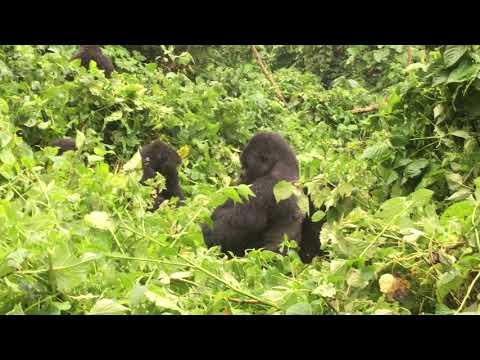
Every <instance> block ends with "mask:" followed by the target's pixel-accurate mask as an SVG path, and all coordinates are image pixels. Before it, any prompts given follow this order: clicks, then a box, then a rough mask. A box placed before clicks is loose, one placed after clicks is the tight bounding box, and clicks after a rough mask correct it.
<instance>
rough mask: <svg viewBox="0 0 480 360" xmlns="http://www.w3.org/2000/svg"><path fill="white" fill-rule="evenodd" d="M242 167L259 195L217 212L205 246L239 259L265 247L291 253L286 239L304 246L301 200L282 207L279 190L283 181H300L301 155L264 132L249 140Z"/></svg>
mask: <svg viewBox="0 0 480 360" xmlns="http://www.w3.org/2000/svg"><path fill="white" fill-rule="evenodd" d="M240 162H241V165H242V175H241V177H240V183H241V184H246V185H251V189H252V191H253V193H254V194H255V196H254V197H252V198H251V199H249V200H248V202H245V203H242V204H234V203H233V201H232V200H228V201H227V202H225V204H223V205H222V206H220V207H218V208H216V209H215V210H214V212H213V214H212V220H213V227H212V228H210V227H209V226H208V225H207V224H203V225H202V232H203V237H204V241H205V244H206V245H207V247H212V246H216V245H219V246H220V248H221V250H222V252H224V253H227V254H228V252H232V253H233V254H234V255H236V256H243V255H245V250H246V249H259V248H263V249H265V250H270V251H274V252H277V253H282V254H285V250H286V249H284V251H283V252H282V251H281V250H280V245H281V243H282V241H283V239H284V235H287V236H288V238H289V239H290V240H295V241H297V243H299V244H301V242H302V224H303V221H304V218H305V216H304V214H303V213H302V211H301V210H300V208H299V207H298V205H297V199H296V197H295V196H291V197H290V198H289V199H286V200H282V201H280V202H279V203H277V202H276V200H275V197H274V194H273V187H274V186H275V185H276V184H277V183H278V182H279V181H281V180H285V181H290V182H293V181H296V180H298V179H299V165H298V161H297V158H296V156H295V153H294V152H293V150H292V148H291V147H290V145H289V144H288V143H287V142H286V141H285V139H283V138H282V137H281V136H280V135H278V134H276V133H271V132H262V133H258V134H257V135H255V136H254V137H253V138H252V139H251V140H250V141H249V143H248V144H247V146H246V147H245V149H244V150H243V152H242V154H241V156H240Z"/></svg>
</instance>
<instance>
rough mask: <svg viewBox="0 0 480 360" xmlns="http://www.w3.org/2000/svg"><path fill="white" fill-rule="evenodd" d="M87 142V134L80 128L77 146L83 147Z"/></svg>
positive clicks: (76, 139)
mask: <svg viewBox="0 0 480 360" xmlns="http://www.w3.org/2000/svg"><path fill="white" fill-rule="evenodd" d="M84 143H85V134H84V133H83V132H81V131H80V130H77V136H76V137H75V146H76V148H77V149H81V148H82V146H83V144H84Z"/></svg>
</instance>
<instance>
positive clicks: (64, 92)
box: [0, 46, 480, 314]
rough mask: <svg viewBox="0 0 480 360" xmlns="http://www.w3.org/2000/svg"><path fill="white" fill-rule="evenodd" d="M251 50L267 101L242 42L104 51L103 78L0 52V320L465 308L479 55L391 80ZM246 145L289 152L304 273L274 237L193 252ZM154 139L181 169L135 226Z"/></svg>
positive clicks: (355, 58)
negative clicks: (309, 221) (143, 165)
mask: <svg viewBox="0 0 480 360" xmlns="http://www.w3.org/2000/svg"><path fill="white" fill-rule="evenodd" d="M320 48H323V49H324V50H325V52H317V50H318V49H320ZM259 49H260V50H261V51H262V56H264V59H265V61H267V62H268V63H270V64H274V65H275V66H273V69H274V70H275V71H274V73H273V76H274V78H275V80H276V81H277V82H278V85H279V87H280V88H281V89H282V92H283V93H284V95H285V98H286V99H287V104H286V105H283V104H281V103H279V101H278V100H277V99H276V97H275V93H274V91H273V89H272V88H271V85H270V83H269V82H268V81H267V80H266V79H265V77H264V76H263V74H262V73H261V71H260V70H259V69H258V67H257V65H256V64H255V62H254V61H252V59H251V54H250V49H249V47H248V46H235V47H226V46H215V47H205V46H198V47H190V48H187V47H185V48H182V47H175V48H173V47H163V48H162V47H160V50H161V51H160V52H159V53H158V54H157V53H154V54H155V55H151V56H145V51H144V49H130V50H133V51H132V52H130V51H128V50H127V49H125V48H123V47H121V46H108V47H106V48H105V49H104V51H105V53H106V54H108V55H109V56H111V57H112V58H113V60H114V63H115V67H116V70H117V71H116V72H115V73H114V74H113V76H112V78H111V79H106V78H105V77H104V76H103V73H102V72H101V71H99V70H98V69H96V67H95V65H94V64H92V65H91V66H90V68H89V69H88V70H87V69H84V68H81V67H80V66H79V64H78V62H73V63H72V62H70V61H69V58H70V57H71V54H73V52H74V51H75V49H74V47H71V46H3V47H1V48H0V80H1V81H0V232H1V233H2V234H3V236H2V241H1V242H0V313H2V314H6V313H8V314H424V313H427V314H432V313H436V314H449V313H468V312H472V313H474V312H478V311H479V300H478V296H479V294H480V285H479V284H478V283H477V281H478V278H479V277H480V275H479V274H480V267H479V266H480V252H479V250H480V238H479V236H480V235H479V234H478V222H479V218H478V211H477V210H478V207H479V206H480V191H479V189H480V180H479V176H480V173H479V171H478V165H477V164H478V161H477V160H478V158H479V155H480V153H479V148H478V140H477V139H478V132H477V130H476V122H477V121H478V118H477V117H478V116H479V114H480V113H479V112H478V111H477V110H478V109H477V108H478V101H477V100H476V99H477V98H478V96H479V92H480V80H479V70H480V56H479V53H480V52H479V48H478V47H476V46H448V47H443V48H439V49H437V50H435V49H432V50H431V51H430V52H424V48H423V47H414V49H413V61H414V62H413V63H412V64H411V65H409V66H407V62H406V53H405V49H404V47H396V46H383V47H381V46H375V47H367V46H353V47H347V46H345V47H339V51H341V52H342V54H344V55H345V56H347V55H348V57H347V58H345V57H342V56H344V55H342V56H339V57H338V59H337V58H336V56H335V55H333V53H331V51H334V50H335V49H334V47H329V46H323V47H318V48H317V47H315V46H314V47H308V46H304V47H287V46H280V47H273V48H272V47H268V46H265V47H259ZM137 50H142V52H143V55H142V54H141V53H140V52H138V51H137ZM153 50H158V49H152V51H153ZM200 50H202V52H200ZM195 51H199V52H198V53H195ZM283 52H285V53H284V55H281V54H282V53H283ZM206 54H208V55H206ZM285 54H287V55H288V54H294V55H292V56H291V55H289V56H290V60H288V56H287V55H285ZM280 55H281V56H283V57H284V58H283V60H281V56H280ZM424 55H425V58H422V56H424ZM206 57H210V59H211V62H207V61H203V59H205V58H206ZM345 59H347V60H346V63H343V64H342V65H341V66H342V69H343V70H341V71H340V70H338V71H337V70H335V71H337V72H338V73H336V74H335V76H330V75H328V76H330V78H329V79H330V80H332V79H333V78H335V80H334V81H331V82H330V83H329V84H328V85H329V89H328V90H326V89H325V79H326V78H324V76H327V73H329V72H330V73H332V74H333V73H335V71H334V70H333V67H332V66H334V64H333V63H335V62H337V63H338V64H340V63H341V62H343V61H344V60H345ZM197 60H198V61H197ZM200 60H202V61H200ZM418 60H420V61H418ZM282 61H283V62H282ZM200 64H201V66H197V67H196V66H195V65H200ZM292 65H295V66H292ZM335 66H336V65H335ZM372 67H373V68H379V69H381V71H382V72H381V76H379V77H377V78H376V80H372V79H373V78H371V77H370V76H368V71H370V69H371V68H372ZM349 69H351V70H352V71H350V70H349ZM339 74H341V75H342V76H340V77H339V76H337V75H339ZM318 75H320V76H318ZM328 76H327V77H328ZM330 80H329V81H330ZM372 86H373V87H372ZM369 89H370V90H369ZM382 92H383V93H387V94H388V97H387V99H386V100H384V98H383V96H380V95H378V94H379V93H382ZM374 103H376V104H379V108H378V110H377V111H372V112H365V113H363V112H360V113H355V112H352V109H353V108H356V107H365V106H368V105H371V104H374ZM19 130H21V132H19ZM260 130H273V131H278V132H280V133H282V134H283V135H284V136H285V137H286V138H287V139H288V141H289V142H290V143H291V144H292V146H293V147H294V148H295V150H296V152H297V155H298V158H299V161H300V164H301V181H300V183H301V184H300V185H299V187H300V186H304V187H305V188H306V189H307V191H308V193H309V195H310V198H311V199H312V201H313V202H314V204H315V205H316V207H317V208H318V209H317V210H316V212H315V214H312V215H313V219H314V220H315V221H317V220H318V221H320V220H324V221H325V225H324V226H323V228H322V232H321V236H320V241H321V245H322V249H323V250H324V251H325V256H324V257H322V258H317V259H315V260H314V262H313V263H312V264H309V265H305V264H302V262H301V261H300V259H299V258H298V255H297V252H296V249H295V247H296V245H295V244H294V243H292V242H290V241H288V240H286V241H285V246H287V247H288V248H289V252H288V255H287V256H285V257H282V256H280V255H278V254H274V253H270V252H266V251H260V250H255V251H251V252H249V253H248V255H247V256H246V257H244V258H234V259H227V258H226V257H225V256H223V255H221V254H220V253H219V249H218V248H212V249H208V250H207V249H206V248H205V246H204V244H203V239H202V234H201V231H200V226H199V225H200V224H201V223H203V222H205V221H207V222H208V221H209V219H208V217H209V214H210V213H211V210H212V209H213V208H214V207H216V206H218V205H220V204H222V203H223V202H224V201H225V200H226V199H232V200H234V201H236V202H239V201H243V200H244V199H245V198H246V197H248V196H251V195H252V194H251V191H250V190H249V188H248V187H246V186H237V187H235V186H232V179H233V178H236V177H237V176H238V175H237V174H238V169H239V161H238V153H239V151H240V150H241V148H242V146H243V144H245V142H246V141H248V139H249V138H250V137H251V136H252V135H253V134H254V133H255V132H257V131H260ZM65 135H69V136H72V137H74V138H75V139H76V143H77V147H78V148H79V150H78V151H76V152H69V153H65V154H64V155H63V156H57V154H56V150H55V149H53V148H51V147H48V146H47V145H48V144H49V142H50V141H51V139H54V138H58V137H61V136H65ZM157 137H161V138H163V139H164V140H166V141H167V142H169V143H171V144H172V145H173V146H174V147H176V148H177V149H179V153H180V154H181V156H182V157H183V158H184V161H183V165H182V167H181V168H180V169H179V171H180V177H181V183H182V186H183V187H184V189H185V192H186V194H187V200H186V203H185V205H184V206H180V207H178V208H176V207H175V206H174V203H173V202H167V203H164V204H162V206H161V207H160V208H159V209H158V210H157V211H155V212H148V211H146V209H148V208H149V206H150V203H151V196H150V195H151V191H152V188H151V187H149V186H141V185H139V183H138V180H139V178H140V171H141V170H140V167H139V161H140V159H139V155H138V152H137V150H138V148H139V146H141V145H142V144H144V143H146V142H148V141H150V140H152V139H154V138H157ZM117 163H118V165H120V166H115V165H116V164H117ZM159 180H160V182H159V184H160V186H163V185H162V184H163V181H161V180H162V179H161V177H160V179H159ZM292 193H296V194H298V193H299V190H298V189H295V188H293V187H291V186H290V185H288V183H280V184H279V186H278V187H277V188H276V189H275V195H276V196H277V198H278V200H281V199H284V198H287V197H288V196H290V195H291V194H292ZM302 201H303V206H304V205H305V199H302Z"/></svg>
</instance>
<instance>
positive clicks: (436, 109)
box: [433, 104, 445, 120]
mask: <svg viewBox="0 0 480 360" xmlns="http://www.w3.org/2000/svg"><path fill="white" fill-rule="evenodd" d="M444 113H445V106H444V105H443V104H438V105H436V106H435V107H434V108H433V118H434V119H435V120H437V118H438V117H439V116H440V115H443V114H444Z"/></svg>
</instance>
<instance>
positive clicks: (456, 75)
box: [447, 60, 480, 84]
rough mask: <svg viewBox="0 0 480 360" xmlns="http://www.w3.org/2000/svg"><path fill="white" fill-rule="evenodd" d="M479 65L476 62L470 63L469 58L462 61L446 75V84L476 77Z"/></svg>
mask: <svg viewBox="0 0 480 360" xmlns="http://www.w3.org/2000/svg"><path fill="white" fill-rule="evenodd" d="M479 69H480V67H479V65H478V64H472V63H471V62H470V61H469V60H465V61H462V62H461V63H460V65H459V66H458V67H457V68H455V69H454V70H453V71H452V72H451V73H450V75H448V80H447V84H451V83H459V82H466V81H469V80H471V79H472V78H474V77H476V76H477V74H478V71H479Z"/></svg>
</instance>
